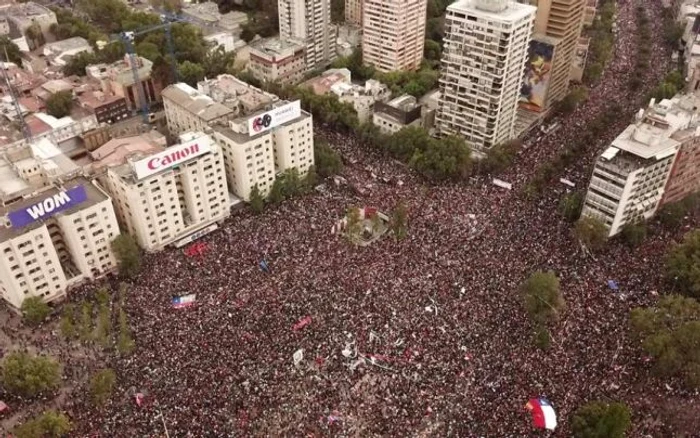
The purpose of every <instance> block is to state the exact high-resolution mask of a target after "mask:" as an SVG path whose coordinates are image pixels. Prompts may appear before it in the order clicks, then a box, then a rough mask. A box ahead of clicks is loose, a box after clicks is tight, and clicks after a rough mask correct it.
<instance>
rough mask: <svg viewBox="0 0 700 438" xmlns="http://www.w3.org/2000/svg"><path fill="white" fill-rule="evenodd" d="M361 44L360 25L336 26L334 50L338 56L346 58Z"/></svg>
mask: <svg viewBox="0 0 700 438" xmlns="http://www.w3.org/2000/svg"><path fill="white" fill-rule="evenodd" d="M361 44H362V25H361V24H360V25H354V24H343V25H339V26H338V38H337V39H336V42H335V45H336V47H335V50H336V52H337V53H338V56H343V57H347V56H350V55H352V54H353V52H354V51H355V50H357V49H358V48H359V47H360V45H361Z"/></svg>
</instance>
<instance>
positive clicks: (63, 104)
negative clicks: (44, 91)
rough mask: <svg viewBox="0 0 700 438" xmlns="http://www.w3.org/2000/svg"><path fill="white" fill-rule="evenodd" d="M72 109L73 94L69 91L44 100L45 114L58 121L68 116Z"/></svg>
mask: <svg viewBox="0 0 700 438" xmlns="http://www.w3.org/2000/svg"><path fill="white" fill-rule="evenodd" d="M71 108H73V92H72V91H70V90H64V91H59V92H58V93H54V94H52V95H51V96H49V98H48V99H46V112H48V113H49V114H50V115H52V116H54V117H56V118H57V119H60V118H62V117H65V116H67V115H70V111H71Z"/></svg>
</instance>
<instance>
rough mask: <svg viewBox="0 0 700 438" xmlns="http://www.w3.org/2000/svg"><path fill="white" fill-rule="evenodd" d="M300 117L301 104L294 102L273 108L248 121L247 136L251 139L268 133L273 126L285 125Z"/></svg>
mask: <svg viewBox="0 0 700 438" xmlns="http://www.w3.org/2000/svg"><path fill="white" fill-rule="evenodd" d="M299 116H301V102H300V101H298V100H295V101H294V102H289V103H288V104H285V105H282V106H279V107H277V108H274V109H272V110H270V111H268V112H266V113H262V114H258V115H257V116H254V117H251V118H250V119H248V135H250V136H251V137H252V136H254V135H258V134H260V133H261V132H265V131H269V130H270V129H272V128H274V127H275V126H279V125H281V124H283V123H287V122H288V121H290V120H294V119H296V118H297V117H299Z"/></svg>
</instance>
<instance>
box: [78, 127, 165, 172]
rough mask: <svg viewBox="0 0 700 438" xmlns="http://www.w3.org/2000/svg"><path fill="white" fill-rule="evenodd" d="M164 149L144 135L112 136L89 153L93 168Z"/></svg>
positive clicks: (117, 164)
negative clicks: (112, 137)
mask: <svg viewBox="0 0 700 438" xmlns="http://www.w3.org/2000/svg"><path fill="white" fill-rule="evenodd" d="M163 150H165V148H164V147H162V146H161V145H159V144H156V143H155V142H154V141H153V139H151V138H149V137H148V136H144V135H133V136H129V137H120V138H114V139H112V140H110V141H108V142H107V143H105V144H103V145H102V146H100V147H99V148H97V149H95V150H94V151H92V152H91V153H90V156H91V158H92V159H93V160H94V163H93V167H94V168H95V169H99V168H103V167H114V166H119V165H122V164H125V163H127V159H128V158H133V157H145V156H148V155H152V154H156V153H158V152H161V151H163Z"/></svg>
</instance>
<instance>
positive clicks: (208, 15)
mask: <svg viewBox="0 0 700 438" xmlns="http://www.w3.org/2000/svg"><path fill="white" fill-rule="evenodd" d="M180 13H181V14H182V16H183V17H185V18H188V19H189V21H190V22H193V23H196V24H198V25H199V26H201V27H203V28H204V29H203V30H204V31H205V32H204V33H205V34H206V33H210V32H216V31H217V30H224V31H227V32H229V33H231V34H233V35H236V36H238V35H240V34H241V27H242V26H243V25H245V24H246V23H248V15H247V14H246V13H244V12H241V11H230V12H227V13H225V14H222V13H220V12H219V5H218V4H217V3H215V2H204V3H193V4H189V5H186V6H185V7H183V8H182V11H181V12H180Z"/></svg>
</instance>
